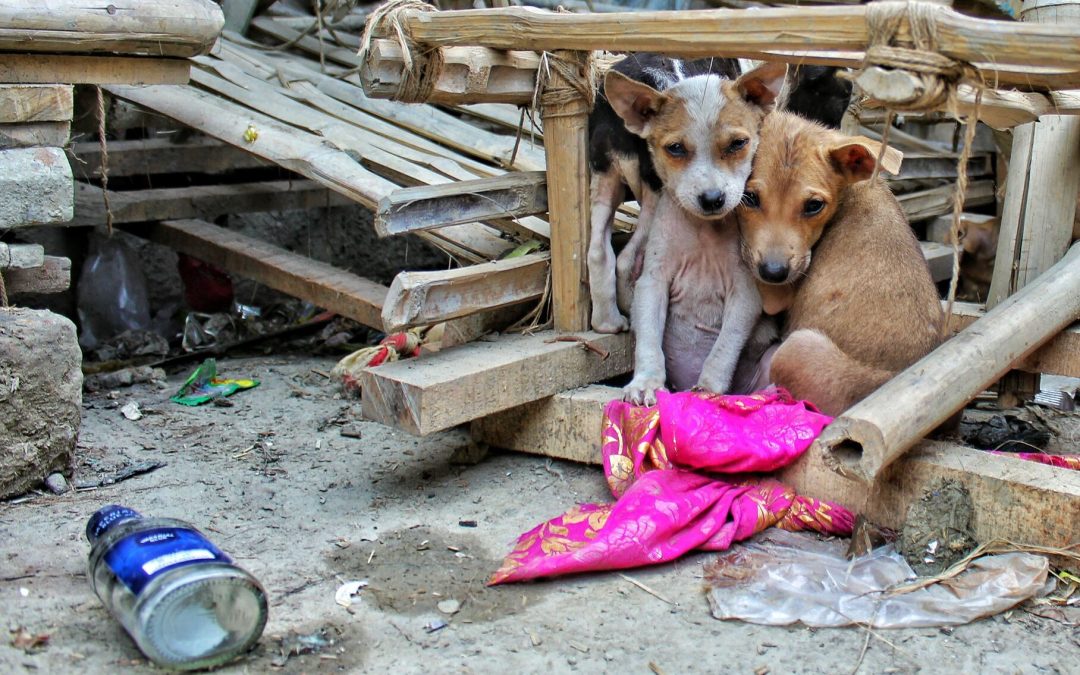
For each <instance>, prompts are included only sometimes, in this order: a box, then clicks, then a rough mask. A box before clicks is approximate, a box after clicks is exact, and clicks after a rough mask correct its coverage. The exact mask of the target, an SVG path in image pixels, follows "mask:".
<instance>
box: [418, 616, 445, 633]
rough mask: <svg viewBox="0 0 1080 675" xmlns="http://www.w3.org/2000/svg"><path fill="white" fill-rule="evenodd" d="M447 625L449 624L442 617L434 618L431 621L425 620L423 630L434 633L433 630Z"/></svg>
mask: <svg viewBox="0 0 1080 675" xmlns="http://www.w3.org/2000/svg"><path fill="white" fill-rule="evenodd" d="M449 625H450V624H448V623H446V622H445V621H443V620H442V619H435V620H433V621H429V622H427V624H426V625H425V626H424V630H425V631H427V632H429V633H434V632H435V631H438V630H442V629H443V628H446V627H447V626H449Z"/></svg>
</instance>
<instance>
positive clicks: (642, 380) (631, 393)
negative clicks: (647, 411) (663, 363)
mask: <svg viewBox="0 0 1080 675" xmlns="http://www.w3.org/2000/svg"><path fill="white" fill-rule="evenodd" d="M661 390H664V378H663V376H660V375H650V374H648V373H634V379H632V380H630V384H628V385H626V386H625V387H623V400H624V401H626V402H627V403H633V404H634V405H645V406H651V405H656V392H657V391H661Z"/></svg>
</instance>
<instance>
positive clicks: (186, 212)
mask: <svg viewBox="0 0 1080 675" xmlns="http://www.w3.org/2000/svg"><path fill="white" fill-rule="evenodd" d="M352 203H353V202H352V200H350V199H349V198H348V197H345V196H343V195H340V194H338V193H337V192H334V191H333V190H329V189H327V188H326V187H324V186H322V185H320V184H319V183H316V182H315V181H310V180H279V181H262V182H257V183H231V184H225V185H193V186H190V187H179V188H153V189H149V190H131V191H127V192H114V191H112V190H110V191H109V207H110V209H111V210H112V218H113V223H116V224H121V223H144V222H150V221H155V220H178V219H184V218H201V219H213V218H216V217H217V216H220V215H225V214H229V213H257V212H265V211H289V210H294V209H315V208H325V207H330V206H347V205H349V204H352ZM104 222H105V200H104V198H103V196H102V190H101V188H99V187H97V186H96V185H90V184H89V183H78V184H77V185H76V190H75V217H74V219H72V220H71V221H70V222H68V223H66V224H67V225H70V226H78V227H81V226H95V225H101V224H103V223H104Z"/></svg>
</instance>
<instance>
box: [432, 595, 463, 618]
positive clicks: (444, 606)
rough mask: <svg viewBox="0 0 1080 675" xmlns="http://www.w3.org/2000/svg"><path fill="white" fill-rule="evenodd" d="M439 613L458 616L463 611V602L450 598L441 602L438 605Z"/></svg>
mask: <svg viewBox="0 0 1080 675" xmlns="http://www.w3.org/2000/svg"><path fill="white" fill-rule="evenodd" d="M436 607H438V609H439V611H440V612H442V613H443V614H457V613H458V611H460V610H461V602H460V601H458V600H454V599H453V598H450V599H448V600H440V601H439V604H437V605H436Z"/></svg>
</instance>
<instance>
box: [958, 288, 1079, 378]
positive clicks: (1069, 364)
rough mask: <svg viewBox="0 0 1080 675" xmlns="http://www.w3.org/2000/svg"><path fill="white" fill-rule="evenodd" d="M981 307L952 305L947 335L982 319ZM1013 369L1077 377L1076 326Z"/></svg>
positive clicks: (1077, 340)
mask: <svg viewBox="0 0 1080 675" xmlns="http://www.w3.org/2000/svg"><path fill="white" fill-rule="evenodd" d="M984 314H985V311H984V310H983V308H982V306H981V305H978V304H975V303H970V302H957V303H954V304H953V314H952V317H950V319H949V332H950V333H951V334H952V335H955V334H957V333H959V332H960V331H962V330H963V329H965V328H967V327H968V326H970V325H971V324H973V323H975V321H976V320H978V319H980V318H982V317H983V315H984ZM1013 368H1015V369H1017V370H1023V371H1026V372H1029V373H1046V374H1048V375H1064V376H1065V377H1080V323H1074V324H1072V325H1071V326H1069V327H1068V328H1066V329H1065V330H1063V331H1061V332H1060V333H1058V334H1057V336H1056V337H1054V338H1053V339H1052V340H1050V342H1048V343H1046V344H1045V345H1043V346H1042V347H1039V348H1038V349H1036V350H1035V351H1034V352H1032V353H1031V354H1029V355H1028V356H1026V357H1024V358H1023V359H1021V360H1020V361H1018V362H1016V363H1014V364H1013Z"/></svg>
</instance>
